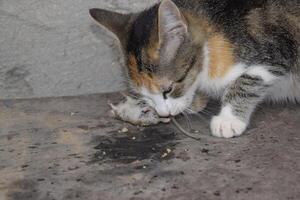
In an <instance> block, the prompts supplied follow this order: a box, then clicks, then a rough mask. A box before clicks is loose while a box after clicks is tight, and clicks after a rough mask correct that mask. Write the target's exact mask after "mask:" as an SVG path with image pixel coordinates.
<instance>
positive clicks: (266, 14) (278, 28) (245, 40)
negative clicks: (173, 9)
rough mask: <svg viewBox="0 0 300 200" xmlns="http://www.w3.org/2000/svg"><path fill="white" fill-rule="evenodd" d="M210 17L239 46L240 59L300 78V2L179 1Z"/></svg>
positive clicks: (268, 0)
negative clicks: (281, 70)
mask: <svg viewBox="0 0 300 200" xmlns="http://www.w3.org/2000/svg"><path fill="white" fill-rule="evenodd" d="M175 3H176V4H178V5H179V6H180V7H181V8H183V9H185V10H188V11H190V12H193V13H194V14H195V15H197V16H198V17H199V18H201V17H206V18H207V20H208V21H209V23H210V24H211V26H214V27H216V28H217V29H218V30H219V31H220V32H222V34H224V35H225V37H226V38H227V39H228V40H229V41H230V42H231V43H232V44H234V45H235V46H236V56H237V58H238V59H239V60H241V61H242V62H244V63H246V64H248V65H251V64H253V63H261V64H264V65H271V66H275V67H280V68H286V70H291V71H297V72H298V73H299V74H300V0H290V1H285V0H184V1H180V0H175Z"/></svg>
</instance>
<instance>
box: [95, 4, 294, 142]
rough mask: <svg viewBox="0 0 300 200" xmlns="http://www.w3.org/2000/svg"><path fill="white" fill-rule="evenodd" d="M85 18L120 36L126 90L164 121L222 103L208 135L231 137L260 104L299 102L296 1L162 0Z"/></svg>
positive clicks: (246, 121) (97, 12)
mask: <svg viewBox="0 0 300 200" xmlns="http://www.w3.org/2000/svg"><path fill="white" fill-rule="evenodd" d="M90 15H91V16H92V17H93V18H94V19H95V20H96V21H97V22H98V23H99V24H100V25H102V26H104V27H106V28H107V29H108V30H110V31H111V32H113V33H114V34H115V36H117V38H118V40H119V41H120V44H121V47H122V50H123V53H124V56H125V61H126V71H127V72H126V74H127V75H128V79H129V82H130V83H129V87H130V88H131V89H132V90H133V91H135V92H136V93H138V94H140V95H141V96H142V98H143V99H144V100H146V101H147V103H148V104H150V105H151V106H152V107H153V108H154V109H155V110H156V112H157V113H158V114H159V115H160V116H161V117H169V116H175V115H178V114H179V113H181V112H183V111H184V110H186V109H188V108H189V107H190V106H191V105H198V107H197V106H193V109H194V111H200V110H201V109H203V107H205V105H206V100H205V99H211V98H216V99H220V100H221V103H222V107H221V110H220V113H219V114H218V115H216V116H214V117H213V118H212V120H211V123H210V128H211V133H212V135H214V136H217V137H222V138H232V137H236V136H240V135H242V134H243V133H244V132H245V130H246V128H247V127H248V125H249V121H250V118H251V115H252V113H253V112H254V110H255V109H256V107H257V106H258V105H259V104H260V103H261V102H263V101H267V102H270V101H272V102H292V103H297V102H299V101H300V45H299V44H300V1H299V0H290V1H284V0H173V1H172V0H163V1H162V2H160V3H157V4H156V5H154V6H153V7H151V8H149V9H147V10H144V11H142V12H139V13H133V14H121V13H116V12H112V11H107V10H103V9H97V8H94V9H91V10H90ZM199 99H201V101H200V102H202V103H196V104H195V102H193V101H194V100H197V101H199Z"/></svg>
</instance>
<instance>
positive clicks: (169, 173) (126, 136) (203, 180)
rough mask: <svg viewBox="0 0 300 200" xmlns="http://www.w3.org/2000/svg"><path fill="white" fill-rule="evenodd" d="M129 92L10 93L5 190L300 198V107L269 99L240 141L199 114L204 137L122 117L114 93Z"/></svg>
mask: <svg viewBox="0 0 300 200" xmlns="http://www.w3.org/2000/svg"><path fill="white" fill-rule="evenodd" d="M120 98H121V96H120V95H119V94H104V95H90V96H80V97H72V98H71V97H68V98H44V99H32V100H7V101H1V102H0V110H1V112H0V155H1V156H0V199H1V200H2V199H3V200H6V199H8V200H37V199H40V200H54V199H55V200H68V199H72V200H73V199H84V200H86V199H89V200H102V199H103V200H110V199H118V200H122V199H171V200H173V199H180V200H193V199H195V200H199V199H204V200H210V199H212V200H213V199H226V200H227V199H237V200H239V199H241V200H242V199H243V200H253V199H255V200H260V199H261V200H266V199H272V200H277V199H278V200H283V199H287V200H292V199H295V200H297V199H300V131H299V130H300V107H299V106H294V107H293V106H280V107H278V106H277V107H275V106H268V107H266V108H264V109H262V108H260V109H259V110H258V111H257V113H256V114H255V115H254V117H253V123H252V124H251V126H250V128H249V130H248V131H247V133H246V134H245V135H244V136H242V137H239V138H234V139H230V140H225V139H218V138H214V137H211V136H210V135H209V131H208V128H207V127H208V120H209V118H208V117H207V118H206V117H201V118H192V126H193V128H194V129H196V130H199V131H200V132H201V133H199V134H201V140H199V141H196V140H193V139H190V138H187V137H185V136H184V135H182V134H181V133H180V132H179V131H178V130H177V129H176V128H175V127H174V126H173V125H172V124H169V125H159V126H154V127H148V128H139V127H134V126H131V125H129V124H125V123H123V122H120V121H117V120H115V119H112V118H111V117H110V114H109V108H108V106H107V101H112V102H118V101H119V100H120ZM211 109H214V108H213V107H212V108H211ZM179 120H180V121H181V123H182V124H183V125H184V124H185V121H184V120H183V119H179ZM127 129H128V131H127Z"/></svg>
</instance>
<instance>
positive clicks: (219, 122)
mask: <svg viewBox="0 0 300 200" xmlns="http://www.w3.org/2000/svg"><path fill="white" fill-rule="evenodd" d="M228 111H230V112H228ZM210 128H211V131H212V134H213V135H214V136H216V137H222V138H232V137H235V136H240V135H242V134H243V132H244V131H245V130H246V128H247V123H245V122H243V121H241V120H240V119H238V118H237V117H236V116H234V115H232V113H231V110H228V108H226V107H225V108H223V109H222V112H221V114H220V115H218V116H215V117H213V119H212V121H211V124H210Z"/></svg>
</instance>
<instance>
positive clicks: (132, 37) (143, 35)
mask: <svg viewBox="0 0 300 200" xmlns="http://www.w3.org/2000/svg"><path fill="white" fill-rule="evenodd" d="M157 13H158V5H156V6H154V7H152V8H150V9H149V10H146V11H144V12H142V13H141V14H140V15H139V16H138V17H137V19H136V20H135V22H134V23H133V25H132V28H131V31H130V32H129V39H128V43H127V52H128V53H129V52H130V53H133V54H134V55H135V56H136V58H137V64H138V67H139V71H142V69H143V65H144V63H143V61H142V52H141V51H142V48H143V47H146V46H147V45H148V43H149V39H150V37H151V32H152V30H153V26H155V25H156V22H155V19H156V16H157Z"/></svg>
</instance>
